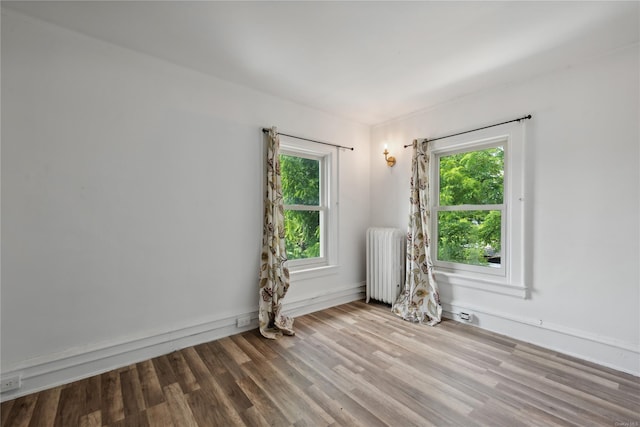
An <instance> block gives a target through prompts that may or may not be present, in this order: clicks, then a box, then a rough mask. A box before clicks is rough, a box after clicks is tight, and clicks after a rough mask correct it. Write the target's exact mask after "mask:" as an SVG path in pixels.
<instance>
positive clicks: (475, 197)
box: [440, 147, 504, 206]
mask: <svg viewBox="0 0 640 427" xmlns="http://www.w3.org/2000/svg"><path fill="white" fill-rule="evenodd" d="M503 182H504V149H503V148H502V147H496V148H487V149H485V150H479V151H469V152H466V153H459V154H454V155H451V156H443V157H441V158H440V205H441V206H454V205H488V204H501V203H502V199H503V188H504V185H503Z"/></svg>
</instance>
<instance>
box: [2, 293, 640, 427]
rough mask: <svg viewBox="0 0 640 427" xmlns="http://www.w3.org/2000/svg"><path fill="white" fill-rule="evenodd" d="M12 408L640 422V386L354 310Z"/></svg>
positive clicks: (136, 414) (384, 312)
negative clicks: (278, 335)
mask: <svg viewBox="0 0 640 427" xmlns="http://www.w3.org/2000/svg"><path fill="white" fill-rule="evenodd" d="M295 326H296V328H298V330H299V331H300V333H298V334H297V335H295V336H292V337H282V338H280V339H278V340H267V339H264V338H263V337H262V336H261V335H260V332H259V331H258V330H257V329H256V330H251V331H247V332H244V333H242V334H238V335H235V336H231V337H226V338H222V339H220V340H217V341H213V342H209V343H204V344H200V345H196V346H194V347H188V348H185V349H182V350H179V351H176V352H173V353H170V354H167V355H163V356H160V357H155V358H153V359H150V360H146V361H142V362H139V363H136V364H133V365H131V366H126V367H121V368H118V369H116V370H113V371H110V372H106V373H104V374H101V375H97V376H94V377H91V378H87V379H85V380H80V381H76V382H74V383H70V384H66V385H63V386H60V387H56V388H52V389H49V390H44V391H42V392H39V393H35V394H31V395H28V396H23V397H20V398H17V399H14V400H10V401H7V402H3V403H2V405H1V406H0V420H1V422H0V425H1V427H9V426H11V427H13V426H24V427H28V426H33V427H36V426H37V427H51V426H64V427H74V426H81V427H97V426H111V427H126V426H136V427H145V426H152V427H183V426H193V427H210V426H216V425H224V426H245V425H246V426H298V427H302V426H313V427H317V426H336V427H337V426H367V427H369V426H373V427H382V426H396V425H398V426H399V425H402V426H411V425H416V426H421V427H422V426H428V425H436V426H440V425H451V426H464V427H469V426H476V425H477V426H492V427H493V426H495V427H500V426H508V427H512V426H514V427H517V426H544V427H547V426H563V427H568V426H605V425H610V426H614V425H620V426H622V425H628V426H637V425H640V378H638V377H635V376H633V375H630V374H627V373H623V372H618V371H615V370H613V369H611V368H607V367H602V366H599V365H597V364H594V363H592V362H586V361H582V360H579V359H576V358H575V357H571V356H567V355H563V354H560V353H557V352H554V351H550V350H546V349H544V348H542V347H539V346H536V345H532V344H528V343H523V342H520V341H517V340H514V339H511V338H508V337H505V336H502V335H499V334H496V333H493V332H490V331H485V330H481V329H478V328H475V327H473V326H470V325H466V324H462V323H457V322H453V321H447V320H445V321H443V322H442V323H441V324H440V325H438V326H436V327H428V326H426V325H420V324H415V323H410V322H405V321H403V320H401V319H399V318H398V317H397V316H395V315H393V314H392V313H391V312H390V310H389V307H388V306H385V305H382V304H376V303H372V304H365V303H364V302H362V301H356V302H353V303H349V304H343V305H341V306H338V307H332V308H329V309H326V310H322V311H320V312H316V313H313V314H310V315H306V316H301V317H299V318H297V319H296V323H295Z"/></svg>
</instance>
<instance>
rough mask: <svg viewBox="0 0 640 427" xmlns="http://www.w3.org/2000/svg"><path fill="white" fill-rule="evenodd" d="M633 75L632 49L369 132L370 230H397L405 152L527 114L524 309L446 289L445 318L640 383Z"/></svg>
mask: <svg viewBox="0 0 640 427" xmlns="http://www.w3.org/2000/svg"><path fill="white" fill-rule="evenodd" d="M638 75H639V70H638V46H637V45H636V46H632V47H630V48H628V49H623V50H620V51H617V52H614V53H612V54H610V55H608V56H606V57H603V58H598V59H594V60H592V61H590V62H588V63H584V64H577V65H576V66H574V67H571V68H567V69H563V70H558V71H556V72H554V73H550V74H547V75H544V76H538V77H537V78H535V79H533V80H530V81H527V82H525V83H522V84H517V85H510V86H506V87H500V88H494V89H492V90H489V91H486V92H484V93H481V94H476V95H473V96H468V97H465V98H463V99H459V100H457V101H455V102H451V103H448V104H446V105H441V106H439V107H438V108H434V109H432V110H429V111H424V112H420V113H416V114H413V115H411V116H409V117H405V118H402V119H399V120H395V121H393V122H390V123H385V124H382V125H379V126H376V127H375V128H374V129H373V130H372V144H371V188H372V189H375V190H374V191H372V193H371V201H372V202H371V209H372V223H373V224H374V225H389V226H397V227H402V228H404V227H406V223H407V213H408V202H407V198H408V191H407V188H408V180H409V170H410V155H411V153H410V151H409V150H410V149H409V148H408V149H406V150H404V149H403V148H401V145H402V144H407V143H409V142H411V140H412V139H414V138H425V137H431V138H434V137H437V136H441V135H446V134H449V133H454V132H458V131H462V130H466V129H471V128H474V127H477V126H482V125H486V124H490V123H495V122H500V121H504V120H509V119H512V118H515V117H520V116H522V115H525V114H527V113H531V114H532V115H533V119H532V120H529V121H527V122H526V138H527V140H526V144H527V169H526V176H527V182H528V184H527V187H528V188H529V190H530V191H529V193H528V194H527V195H526V202H525V203H526V211H527V214H528V218H529V219H528V227H529V232H530V234H531V236H530V239H529V241H528V242H527V246H528V247H529V248H530V249H531V250H532V253H531V254H530V256H529V257H527V263H528V265H529V270H530V274H529V276H530V281H529V286H530V289H531V295H530V298H528V299H524V300H523V299H519V298H514V297H509V296H503V295H497V294H494V293H489V292H484V291H479V290H475V289H469V288H452V287H450V286H444V285H443V286H441V288H442V289H441V291H442V298H443V302H444V303H445V304H444V307H445V309H446V310H448V311H449V312H450V315H453V314H455V313H456V312H459V311H460V310H462V309H465V310H470V311H472V312H474V313H475V314H476V319H477V324H479V326H481V327H485V328H489V329H493V330H496V331H499V332H501V333H505V334H508V335H512V336H516V337H518V338H522V339H524V340H526V341H531V342H535V343H537V344H540V345H543V346H545V347H550V348H553V349H557V350H559V351H562V352H564V353H569V354H574V355H577V356H580V357H582V358H586V359H588V360H593V361H596V362H599V363H603V364H605V365H608V366H613V367H616V368H618V369H622V370H625V371H628V372H634V373H635V374H636V375H638V374H640V353H639V350H638V349H639V341H640V309H639V308H640V292H639V288H640V275H639V260H640V251H639V247H638V246H639V231H640V230H639V228H638V224H639V220H638V219H639V218H640V212H639V201H640V199H639V195H640V187H639V181H640V179H639V173H638V171H639V169H640V167H639V149H638V148H639V145H640V143H639V136H638V123H639V117H640V114H639V110H638V104H639V101H638V99H639V85H638ZM385 143H387V144H389V147H390V151H391V152H392V154H394V155H395V156H396V157H397V158H398V164H397V165H396V166H395V168H393V169H389V168H387V167H386V165H385V164H384V162H383V158H382V157H383V156H382V154H381V153H382V151H383V145H384V144H385ZM540 321H542V325H539V323H540Z"/></svg>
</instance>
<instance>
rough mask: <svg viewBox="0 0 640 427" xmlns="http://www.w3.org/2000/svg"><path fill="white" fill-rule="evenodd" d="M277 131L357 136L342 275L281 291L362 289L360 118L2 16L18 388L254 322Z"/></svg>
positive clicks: (318, 299)
mask: <svg viewBox="0 0 640 427" xmlns="http://www.w3.org/2000/svg"><path fill="white" fill-rule="evenodd" d="M268 66H269V64H265V67H268ZM270 125H277V126H278V127H279V129H280V130H282V131H284V132H287V133H292V134H296V135H302V136H307V137H311V138H316V139H320V140H324V141H332V142H334V143H337V144H341V145H347V146H354V147H355V151H353V152H351V151H343V152H341V153H340V170H339V173H340V180H341V182H340V194H339V201H340V228H339V235H340V260H339V261H340V270H339V273H338V274H336V275H333V276H330V277H328V278H324V280H321V281H319V280H315V281H308V282H304V281H297V282H294V283H292V285H291V288H290V293H289V295H288V298H287V300H289V299H290V300H291V301H293V302H295V304H292V307H294V308H295V310H294V311H296V312H298V313H302V312H305V311H310V310H314V309H317V308H319V307H321V306H323V305H325V306H326V305H332V304H335V303H337V302H340V301H344V300H353V299H358V298H359V296H360V295H362V288H361V286H362V281H363V280H364V254H363V252H364V235H365V229H366V227H367V225H368V224H369V215H368V212H369V191H368V189H369V184H368V180H369V148H368V144H369V136H370V134H369V127H368V126H364V125H361V124H358V123H354V122H349V121H346V120H343V119H340V118H336V117H334V116H331V115H329V114H325V113H323V112H320V111H316V110H312V109H309V108H306V107H304V106H300V105H296V104H293V103H291V102H288V101H286V100H283V99H278V98H275V97H272V96H269V95H266V94H263V93H259V92H255V91H252V90H250V89H247V88H243V87H239V86H236V85H233V84H229V83H226V82H223V81H221V80H218V79H215V78H212V77H210V76H206V75H203V74H200V73H198V72H195V71H192V70H189V69H185V68H181V67H179V66H176V65H173V64H170V63H167V62H163V61H161V60H159V59H155V58H153V57H149V56H146V55H142V54H139V53H137V52H134V51H130V50H126V49H123V48H120V47H117V46H114V45H110V44H106V43H103V42H100V41H97V40H95V39H91V38H88V37H85V36H82V35H80V34H77V33H73V32H70V31H67V30H64V29H61V28H58V27H55V26H51V25H49V24H45V23H43V22H40V21H36V20H33V19H31V18H27V17H25V16H22V15H20V14H17V13H15V12H10V11H4V10H3V12H2V307H1V308H2V310H1V311H2V317H1V321H2V328H1V334H2V353H1V359H2V371H3V375H5V374H7V373H20V374H23V379H24V380H25V387H24V388H23V392H24V391H25V390H26V389H31V390H33V389H37V388H40V387H44V386H48V385H51V384H52V383H55V382H63V381H68V380H69V379H70V376H83V375H87V374H88V373H91V371H92V370H93V371H96V370H105V369H108V368H110V367H113V366H112V365H113V364H127V363H130V362H131V359H135V358H138V359H143V358H145V357H147V356H149V352H147V353H145V352H140V349H141V348H142V347H145V346H150V348H151V349H152V350H151V353H153V352H163V351H164V352H166V351H169V350H171V349H172V348H174V347H177V346H180V345H187V344H189V343H192V342H193V340H196V339H200V340H201V341H204V340H207V339H210V338H212V337H216V336H219V335H221V334H222V335H228V334H230V333H235V332H237V331H238V329H235V318H236V317H237V316H239V315H244V314H249V315H251V316H252V317H253V318H254V322H253V325H252V327H255V325H256V322H255V318H256V313H257V304H258V290H257V273H258V260H259V253H260V249H261V247H260V246H261V232H262V194H263V192H262V188H261V182H262V146H263V136H262V132H261V128H262V127H264V126H270ZM285 302H286V300H285ZM245 329H246V328H245ZM192 334H196V337H195V338H193V337H192V338H193V339H192V340H191V341H189V340H188V339H187V340H185V337H187V336H188V335H192ZM180 340H182V341H180ZM163 345H164V346H163ZM167 346H169V347H167ZM103 357H107V362H105V363H102V362H100V360H101V358H103ZM82 363H87V365H86V366H88V367H86V369H85V368H83V369H84V370H83V369H80V370H75V371H74V370H71V371H69V370H68V368H69V367H74V366H77V365H80V364H82ZM65 369H66V370H65ZM9 396H10V395H9ZM6 397H7V395H6V394H3V399H4V398H6Z"/></svg>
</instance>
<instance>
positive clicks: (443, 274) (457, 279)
mask: <svg viewBox="0 0 640 427" xmlns="http://www.w3.org/2000/svg"><path fill="white" fill-rule="evenodd" d="M434 273H435V275H436V281H437V282H438V285H449V286H453V287H456V286H460V287H464V288H471V289H477V290H481V291H486V292H491V293H494V294H500V295H507V296H512V297H516V298H523V299H526V298H528V296H529V291H528V289H527V287H526V286H525V285H523V284H515V283H511V282H510V281H508V280H506V279H504V278H497V277H495V276H494V277H491V276H490V275H482V274H473V273H465V274H460V273H453V272H450V271H446V270H442V269H440V270H437V271H434Z"/></svg>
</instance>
